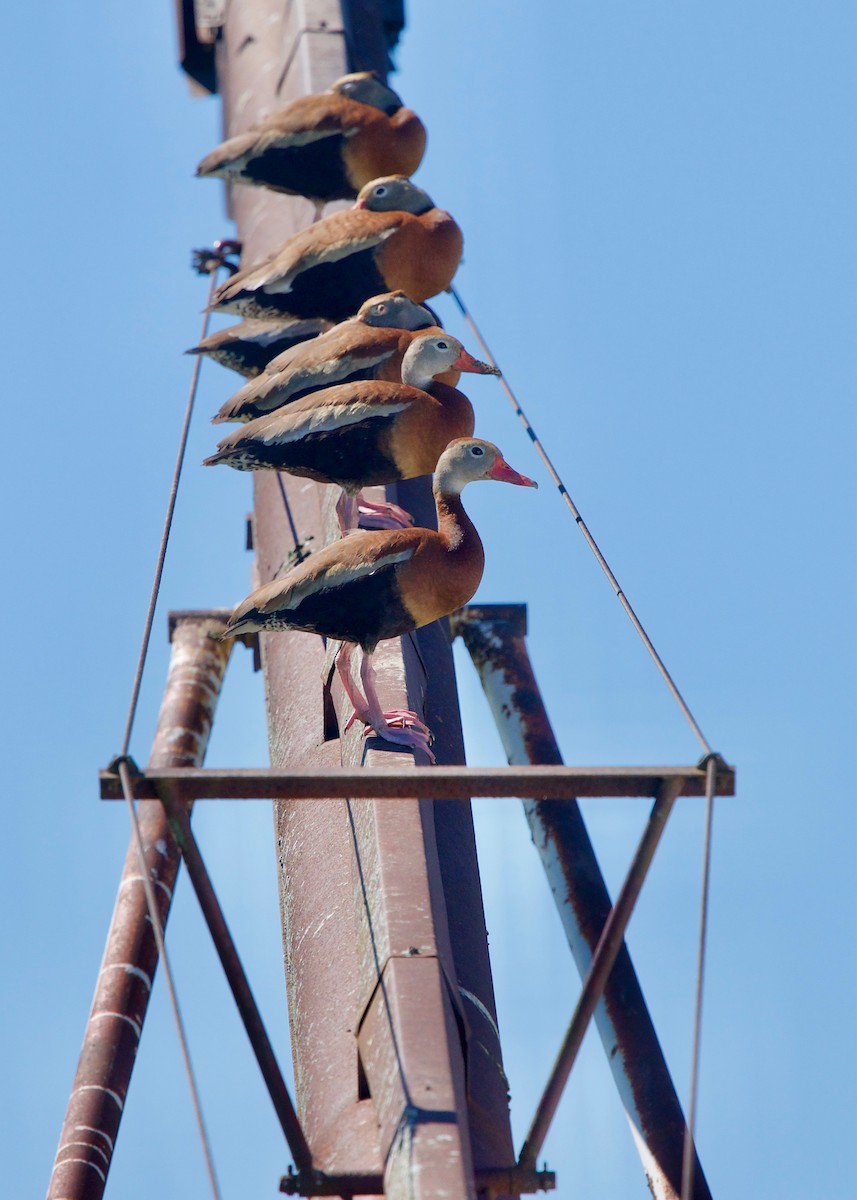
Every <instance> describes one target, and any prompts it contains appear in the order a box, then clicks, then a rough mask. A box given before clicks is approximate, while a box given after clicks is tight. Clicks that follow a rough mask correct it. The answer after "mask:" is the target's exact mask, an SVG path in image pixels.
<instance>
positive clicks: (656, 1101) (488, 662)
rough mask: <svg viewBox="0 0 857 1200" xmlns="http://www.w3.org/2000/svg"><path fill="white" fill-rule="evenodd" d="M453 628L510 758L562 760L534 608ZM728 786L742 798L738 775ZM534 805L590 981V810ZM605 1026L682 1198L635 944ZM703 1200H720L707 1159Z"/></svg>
mask: <svg viewBox="0 0 857 1200" xmlns="http://www.w3.org/2000/svg"><path fill="white" fill-rule="evenodd" d="M453 629H454V632H456V633H457V634H459V635H460V636H461V637H462V638H463V640H464V642H465V644H466V646H467V648H468V650H469V651H470V654H471V657H472V658H473V662H474V664H475V666H476V669H477V671H478V672H479V676H480V679H481V682H482V686H483V688H484V690H485V694H486V696H487V698H488V702H489V705H490V706H491V711H492V712H493V714H494V719H495V721H496V723H497V728H498V730H499V732H500V736H501V739H502V741H503V747H504V749H505V752H506V756H507V758H508V760H509V762H510V763H514V764H521V763H545V764H550V763H552V764H559V763H561V762H562V756H561V755H560V752H559V746H558V745H557V741H556V738H555V736H554V733H553V729H552V728H551V725H550V721H549V719H548V715H547V712H546V710H545V707H544V703H543V701H542V698H541V694H540V692H539V688H538V684H537V682H536V679H535V675H534V674H533V669H532V665H531V663H530V659H529V655H528V653H527V646H526V640H525V635H526V607H525V606H524V605H471V606H469V607H468V608H465V609H463V610H462V611H461V613H460V614H458V615H457V616H456V618H455V619H454V621H453ZM666 773H667V774H668V773H669V772H666ZM723 782H725V783H727V786H728V787H730V788H731V789H732V791H731V792H730V794H732V792H734V772H733V773H732V774H731V775H730V776H729V777H728V779H727V777H726V776H724V777H723ZM577 794H578V795H584V794H585V793H584V792H582V791H580V790H578V791H577ZM524 810H525V812H526V815H527V820H528V822H529V825H530V830H531V833H532V837H533V842H534V843H535V846H536V849H537V850H538V852H539V855H540V856H541V859H542V864H543V866H544V868H545V872H546V873H547V876H548V881H549V883H550V887H551V891H552V892H553V895H554V899H555V901H556V905H557V909H558V912H559V915H560V918H561V920H562V923H563V928H564V930H565V934H566V937H567V939H568V943H569V947H570V949H571V952H572V955H573V956H574V959H575V962H576V963H577V967H578V970H579V971H580V974H581V977H582V978H585V976H586V974H587V972H588V971H589V968H590V965H591V962H592V955H593V953H594V951H595V947H596V946H597V944H598V940H599V938H600V936H601V932H602V930H603V928H604V924H605V922H606V921H607V919H608V917H609V915H610V911H611V907H612V906H611V901H610V895H609V893H608V891H607V886H606V884H605V882H604V878H603V876H602V874H601V869H600V867H599V866H598V861H597V859H596V857H595V853H594V851H593V848H592V843H591V842H590V840H589V835H588V833H587V831H586V826H585V824H584V821H583V816H582V814H581V812H580V808H579V806H578V805H577V804H576V803H574V802H570V801H567V800H566V801H557V800H550V799H543V798H542V799H535V800H525V801H524ZM595 1023H596V1026H597V1028H598V1031H599V1035H600V1037H601V1040H602V1043H603V1045H604V1050H605V1053H606V1054H607V1059H608V1061H609V1063H610V1068H611V1070H612V1072H613V1077H614V1080H615V1082H616V1086H617V1089H618V1091H619V1095H620V1097H621V1099H622V1103H623V1105H624V1106H625V1111H626V1113H627V1116H628V1121H629V1123H630V1126H631V1132H632V1134H633V1137H634V1141H635V1143H636V1145H637V1149H638V1151H639V1154H640V1158H641V1160H642V1164H643V1169H644V1171H645V1173H646V1177H647V1180H648V1183H649V1187H650V1189H651V1191H652V1194H653V1196H654V1197H655V1200H678V1197H679V1196H680V1194H681V1164H682V1148H683V1144H684V1136H685V1129H686V1123H685V1118H684V1114H683V1112H682V1109H681V1105H680V1103H679V1100H678V1096H677V1095H676V1091H675V1087H674V1085H673V1082H672V1079H671V1077H670V1073H669V1068H668V1067H667V1064H666V1061H665V1059H664V1056H663V1052H662V1050H661V1047H660V1044H659V1042H658V1038H657V1034H656V1033H655V1029H654V1026H653V1024H652V1020H651V1017H650V1015H649V1011H648V1008H647V1007H646V1002H645V998H644V996H643V993H642V989H641V988H640V984H639V981H638V979H637V975H636V972H635V971H634V967H633V964H632V962H631V957H630V955H629V953H628V949H627V947H626V946H623V947H622V948H621V950H620V951H619V954H618V956H617V958H616V962H615V964H614V967H613V970H612V972H611V973H610V977H609V979H608V981H607V984H606V986H605V989H604V995H603V999H602V1001H601V1003H600V1004H599V1005H598V1006H597V1008H596V1010H595ZM693 1200H710V1192H709V1189H708V1184H707V1183H706V1180H705V1176H704V1174H703V1171H702V1167H701V1165H700V1164H699V1162H698V1159H697V1161H696V1167H695V1175H694V1191H693Z"/></svg>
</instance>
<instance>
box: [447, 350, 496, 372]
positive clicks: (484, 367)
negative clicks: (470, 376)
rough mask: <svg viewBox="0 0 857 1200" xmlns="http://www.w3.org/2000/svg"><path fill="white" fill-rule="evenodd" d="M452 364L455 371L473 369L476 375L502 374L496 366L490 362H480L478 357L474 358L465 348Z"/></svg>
mask: <svg viewBox="0 0 857 1200" xmlns="http://www.w3.org/2000/svg"><path fill="white" fill-rule="evenodd" d="M452 366H453V370H455V371H472V372H473V373H474V375H499V374H500V372H499V371H498V370H497V368H496V367H492V366H491V365H490V363H485V362H480V361H479V359H478V358H474V357H473V355H472V354H468V352H467V351H466V350H465V349H463V348H462V351H461V353H460V354H459V356H458V358H457V359H456V360H455V362H454V363H453V364H452Z"/></svg>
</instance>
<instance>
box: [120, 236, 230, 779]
mask: <svg viewBox="0 0 857 1200" xmlns="http://www.w3.org/2000/svg"><path fill="white" fill-rule="evenodd" d="M211 261H212V262H213V264H214V265H213V266H212V267H211V270H210V276H211V278H210V282H209V286H208V299H207V300H206V304H205V315H204V317H203V320H202V332H201V333H200V337H199V340H200V341H202V340H203V338H204V337H205V335H206V334H207V333H208V323H209V320H210V319H211V314H210V313H209V311H208V309H209V305H210V304H211V301H212V298H213V296H214V286H215V283H216V281H217V269H218V267H219V266H222V265H224V264H223V263H222V261H220V260H218V259H215V258H212V260H211ZM201 365H202V355H199V354H198V355H195V356H194V364H193V374H192V375H191V381H190V389H189V391H188V398H187V406H186V408H185V415H184V422H183V424H182V430H181V435H180V437H179V448H178V453H177V455H176V465H175V470H174V471H173V481H172V484H171V486H170V495H169V500H168V501H167V512H166V516H165V518H164V528H163V532H162V533H161V544H160V548H159V550H158V561H157V563H156V565H155V576H154V579H153V580H152V590H151V593H150V594H149V607H148V609H147V610H146V621H145V625H144V626H143V640H142V643H141V645H140V654H139V657H138V659H137V669H136V671H135V673H134V683H133V686H132V688H131V700H130V703H129V705H128V716H127V718H126V720H125V733H124V735H123V738H122V749H121V750H120V752H119V753H120V756H121V755H125V754H127V753H128V748H129V746H130V745H131V732H132V730H133V728H134V718H135V717H136V715H137V703H138V701H139V699H140V687H141V685H142V682H143V669H144V667H145V665H146V656H147V654H148V653H149V640H150V638H151V635H152V623H153V621H154V619H155V607H156V605H157V603H158V593H159V592H160V590H161V579H162V578H163V574H164V561H165V559H166V557H167V544H168V543H169V540H170V529H171V528H172V523H173V513H174V512H175V508H176V496H177V495H178V490H179V480H180V478H181V473H182V466H183V465H184V456H185V450H186V448H187V439H188V433H189V431H190V422H191V417H192V416H193V406H194V401H195V400H196V391H197V387H198V385H199V372H200V368H201Z"/></svg>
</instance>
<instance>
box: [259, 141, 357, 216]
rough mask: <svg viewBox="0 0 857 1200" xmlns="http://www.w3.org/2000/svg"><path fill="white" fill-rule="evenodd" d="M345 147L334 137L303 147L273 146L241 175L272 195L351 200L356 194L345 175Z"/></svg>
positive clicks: (321, 199)
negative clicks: (276, 193) (263, 186)
mask: <svg viewBox="0 0 857 1200" xmlns="http://www.w3.org/2000/svg"><path fill="white" fill-rule="evenodd" d="M345 145H346V141H345V138H344V137H343V136H342V135H341V134H334V135H331V136H330V137H323V138H318V139H317V140H316V141H314V142H306V143H305V144H304V145H303V146H282V147H279V146H272V147H270V148H269V149H267V150H265V151H264V152H263V153H262V154H260V155H258V156H257V157H256V158H251V159H250V160H249V162H247V163H246V165H245V166H244V167H243V168H242V170H241V175H242V176H243V177H244V178H245V179H247V180H250V181H251V182H253V183H261V184H264V185H265V187H269V188H272V189H273V190H274V191H280V192H292V193H295V194H297V195H299V196H306V197H307V198H308V199H310V200H318V201H327V200H353V199H354V197H355V196H356V195H357V190H356V188H355V187H354V185H353V184H352V183H351V182H350V181H349V179H348V176H347V175H346V173H345V163H344V161H343V157H342V155H343V151H344V149H345Z"/></svg>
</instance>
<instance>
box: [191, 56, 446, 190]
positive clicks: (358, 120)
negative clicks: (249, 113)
mask: <svg viewBox="0 0 857 1200" xmlns="http://www.w3.org/2000/svg"><path fill="white" fill-rule="evenodd" d="M425 145H426V131H425V128H424V126H423V124H422V122H421V121H420V119H419V117H418V116H417V115H416V113H414V112H412V111H411V110H410V109H409V108H404V107H403V106H402V101H401V100H400V99H399V97H398V96H397V95H396V93H395V92H394V91H393V89H392V88H390V87H388V86H387V85H386V84H385V83H382V81H381V80H380V79H379V78H378V76H377V75H375V74H374V73H373V72H371V71H360V72H357V73H356V74H353V75H343V76H342V78H341V79H337V80H336V82H335V83H333V84H331V86H330V88H329V89H328V90H327V91H326V92H320V93H317V94H314V95H312V96H301V97H299V98H298V99H297V100H293V101H292V103H291V104H288V105H287V106H286V107H285V108H282V109H279V110H278V111H277V112H273V113H270V114H269V115H268V116H266V117H265V118H264V119H263V120H261V121H259V122H258V123H257V124H255V125H253V126H252V127H251V128H250V129H248V130H247V131H246V132H245V133H239V134H238V135H237V136H236V137H231V138H229V139H228V140H227V141H225V142H223V143H222V145H220V146H218V147H217V149H216V150H212V152H211V154H208V155H207V156H206V157H205V158H204V159H203V160H202V162H201V163H200V164H199V166H198V167H197V169H196V173H197V175H198V176H202V177H210V178H217V179H224V180H226V182H227V183H246V184H257V185H261V186H262V187H267V188H271V189H272V190H273V191H276V192H289V193H291V194H292V195H298V196H306V197H307V198H308V199H310V200H312V201H314V202H315V203H316V204H317V205H322V204H325V203H326V202H327V201H328V200H351V199H353V198H354V197H355V196H356V195H357V193H358V192H359V191H360V189H361V188H362V187H363V185H364V184H365V183H368V182H369V181H370V180H371V179H377V178H378V177H379V176H381V175H413V173H414V171H416V169H417V167H418V166H419V165H420V162H421V161H422V157H423V153H424V151H425Z"/></svg>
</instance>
